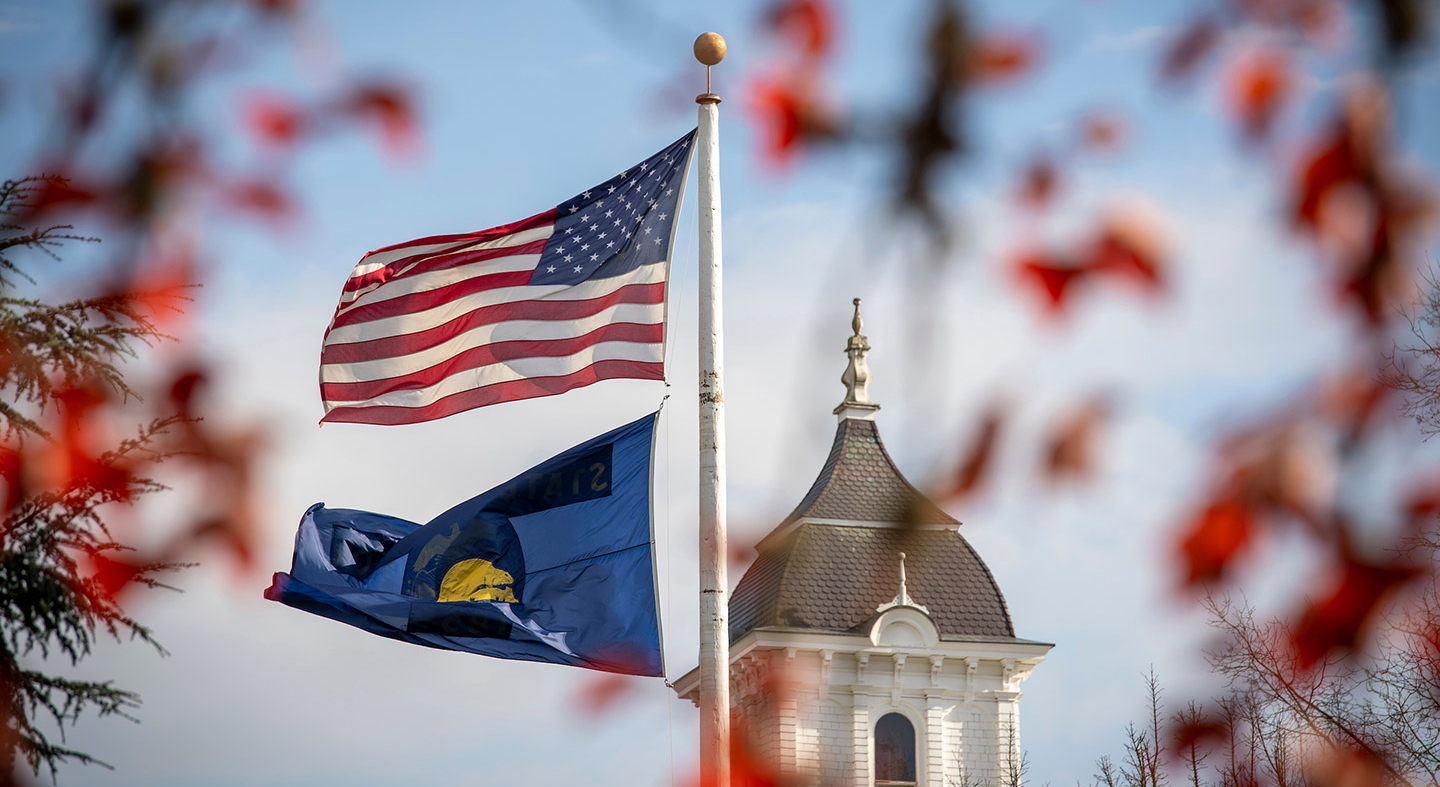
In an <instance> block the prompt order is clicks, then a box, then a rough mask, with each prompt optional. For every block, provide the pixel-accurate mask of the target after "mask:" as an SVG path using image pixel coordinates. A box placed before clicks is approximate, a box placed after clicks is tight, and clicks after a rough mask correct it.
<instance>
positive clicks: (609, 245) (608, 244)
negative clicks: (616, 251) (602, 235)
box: [605, 240, 615, 249]
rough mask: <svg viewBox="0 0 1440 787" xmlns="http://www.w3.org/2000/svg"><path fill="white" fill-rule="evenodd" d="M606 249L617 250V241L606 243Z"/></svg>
mask: <svg viewBox="0 0 1440 787" xmlns="http://www.w3.org/2000/svg"><path fill="white" fill-rule="evenodd" d="M605 248H607V249H613V248H615V241H613V240H611V241H606V242H605Z"/></svg>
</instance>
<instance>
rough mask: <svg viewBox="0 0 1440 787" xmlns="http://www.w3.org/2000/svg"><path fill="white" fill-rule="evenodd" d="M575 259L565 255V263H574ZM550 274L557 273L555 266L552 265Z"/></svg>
mask: <svg viewBox="0 0 1440 787" xmlns="http://www.w3.org/2000/svg"><path fill="white" fill-rule="evenodd" d="M574 259H575V258H574V257H572V256H570V255H569V254H566V255H565V261H566V262H570V261H572V260H574ZM550 272H551V273H554V272H555V266H554V265H551V266H550Z"/></svg>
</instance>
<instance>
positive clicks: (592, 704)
mask: <svg viewBox="0 0 1440 787" xmlns="http://www.w3.org/2000/svg"><path fill="white" fill-rule="evenodd" d="M638 687H639V681H638V680H637V679H636V678H634V677H631V676H629V675H616V674H613V673H596V674H592V675H587V676H586V681H585V684H584V685H582V686H581V687H580V693H579V696H578V697H577V698H576V699H577V701H578V702H579V703H580V711H581V713H583V714H584V715H586V716H588V717H590V718H596V717H599V716H603V715H605V714H606V713H609V712H612V711H614V710H615V708H616V707H617V706H619V705H620V704H621V703H622V702H624V701H625V700H626V699H628V698H630V697H632V696H633V695H634V694H635V690H636V689H637V688H638Z"/></svg>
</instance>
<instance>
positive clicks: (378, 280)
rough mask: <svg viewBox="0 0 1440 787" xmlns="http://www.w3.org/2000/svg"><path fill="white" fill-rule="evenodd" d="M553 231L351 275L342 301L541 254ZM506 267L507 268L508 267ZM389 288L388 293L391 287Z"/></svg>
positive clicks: (528, 233)
mask: <svg viewBox="0 0 1440 787" xmlns="http://www.w3.org/2000/svg"><path fill="white" fill-rule="evenodd" d="M553 231H554V226H553V225H548V224H547V225H546V226H544V227H541V228H539V229H534V230H527V231H525V232H523V233H520V234H518V235H509V236H506V237H505V238H501V239H498V240H495V241H491V242H489V243H467V244H462V245H459V246H454V247H448V248H444V249H440V250H438V251H434V252H429V253H426V254H419V255H416V256H414V257H407V258H405V259H403V260H399V261H396V262H393V263H390V264H389V265H384V266H381V267H380V268H378V269H375V270H372V271H369V272H367V273H365V274H363V275H360V276H356V275H353V274H352V275H351V277H350V278H349V279H346V280H345V288H344V290H345V291H344V293H343V294H342V295H341V300H342V301H347V300H348V301H350V302H353V301H356V300H358V299H359V298H360V297H361V296H362V295H364V294H365V293H366V292H369V291H371V290H373V289H375V287H376V286H378V285H380V284H384V283H385V282H395V283H401V282H408V281H410V280H412V279H413V278H415V277H419V276H423V275H425V274H430V273H435V272H437V271H446V270H449V269H452V268H457V267H460V266H462V265H468V264H471V263H476V262H483V261H485V260H502V259H504V258H506V257H511V256H514V255H517V254H537V255H538V254H539V253H540V252H541V251H543V250H544V249H545V242H546V241H547V240H549V238H550V233H551V232H553ZM506 267H507V269H508V266H506ZM530 267H531V268H532V269H533V268H534V267H535V263H534V262H533V261H532V262H531V263H530ZM386 289H387V291H388V289H389V288H386ZM387 297H388V296H387Z"/></svg>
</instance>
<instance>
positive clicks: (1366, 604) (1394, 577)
mask: <svg viewBox="0 0 1440 787" xmlns="http://www.w3.org/2000/svg"><path fill="white" fill-rule="evenodd" d="M1340 557H1341V560H1342V561H1343V563H1344V565H1343V567H1342V568H1341V569H1340V577H1339V580H1338V581H1335V582H1333V587H1332V588H1331V589H1330V590H1329V592H1328V593H1327V594H1326V595H1325V596H1324V597H1322V598H1321V599H1320V600H1319V601H1315V602H1312V603H1311V604H1310V605H1309V606H1308V607H1307V608H1306V609H1305V611H1304V612H1303V613H1302V614H1301V616H1300V620H1299V621H1298V622H1297V623H1296V624H1295V627H1294V629H1293V631H1292V632H1291V644H1292V645H1293V646H1294V648H1295V655H1296V658H1297V659H1298V660H1299V662H1300V666H1301V667H1302V668H1306V669H1308V668H1310V667H1311V666H1314V665H1315V664H1316V663H1317V662H1319V661H1320V660H1321V659H1323V658H1325V657H1326V656H1327V655H1329V654H1330V653H1331V652H1332V651H1336V650H1344V651H1350V650H1354V649H1356V648H1358V647H1359V646H1360V644H1361V643H1362V641H1363V639H1364V636H1365V633H1366V631H1367V629H1368V627H1369V625H1370V622H1371V621H1372V619H1373V618H1374V616H1375V614H1376V613H1377V612H1378V611H1379V607H1380V605H1381V603H1382V602H1383V601H1384V600H1385V599H1386V597H1388V596H1389V595H1390V593H1391V592H1393V591H1394V590H1395V589H1396V588H1397V587H1398V586H1399V585H1401V584H1404V583H1405V582H1408V581H1409V580H1410V579H1412V578H1413V577H1415V575H1416V574H1417V573H1418V571H1417V569H1416V568H1415V567H1413V566H1408V565H1399V564H1394V563H1390V564H1372V563H1367V562H1363V561H1361V560H1359V559H1357V558H1356V557H1354V556H1353V555H1349V554H1343V553H1342V554H1341V556H1340Z"/></svg>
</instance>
